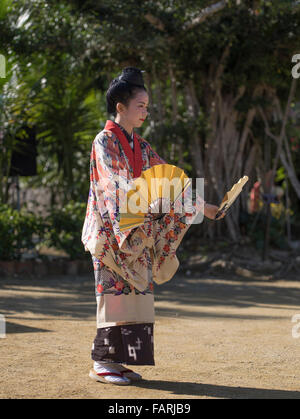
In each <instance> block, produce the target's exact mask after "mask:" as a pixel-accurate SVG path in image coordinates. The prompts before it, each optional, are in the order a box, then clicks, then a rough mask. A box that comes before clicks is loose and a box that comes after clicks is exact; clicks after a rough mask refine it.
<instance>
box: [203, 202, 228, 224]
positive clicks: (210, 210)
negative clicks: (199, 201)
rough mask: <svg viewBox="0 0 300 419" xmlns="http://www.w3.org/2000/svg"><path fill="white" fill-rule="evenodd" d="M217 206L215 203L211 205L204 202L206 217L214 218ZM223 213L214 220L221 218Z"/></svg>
mask: <svg viewBox="0 0 300 419" xmlns="http://www.w3.org/2000/svg"><path fill="white" fill-rule="evenodd" d="M218 209H219V207H217V205H212V204H207V203H205V207H204V215H205V217H207V218H210V219H211V220H215V216H216V214H217V212H218ZM225 215H226V214H225V213H224V212H223V213H222V214H221V215H220V217H218V218H217V219H216V221H218V220H221V219H222V218H224V217H225Z"/></svg>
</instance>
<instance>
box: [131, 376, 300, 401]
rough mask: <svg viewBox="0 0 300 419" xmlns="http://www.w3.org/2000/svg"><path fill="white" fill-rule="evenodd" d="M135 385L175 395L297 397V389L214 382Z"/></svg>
mask: <svg viewBox="0 0 300 419" xmlns="http://www.w3.org/2000/svg"><path fill="white" fill-rule="evenodd" d="M135 386H136V387H141V388H147V389H152V390H162V391H168V392H172V394H177V395H190V396H199V397H203V396H206V397H213V398H226V399H227V398H228V399H299V398H300V392H299V391H287V390H273V389H265V388H251V387H231V386H219V385H215V384H202V383H189V382H185V381H184V382H177V381H176V382H174V381H161V380H157V381H156V380H149V381H140V382H139V383H138V384H135Z"/></svg>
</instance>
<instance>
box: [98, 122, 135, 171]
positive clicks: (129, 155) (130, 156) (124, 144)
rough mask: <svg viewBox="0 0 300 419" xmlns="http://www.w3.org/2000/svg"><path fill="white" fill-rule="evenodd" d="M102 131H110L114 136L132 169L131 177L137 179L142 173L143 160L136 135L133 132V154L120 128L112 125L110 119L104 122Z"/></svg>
mask: <svg viewBox="0 0 300 419" xmlns="http://www.w3.org/2000/svg"><path fill="white" fill-rule="evenodd" d="M104 129H107V130H109V131H112V132H113V133H114V134H116V136H117V137H118V139H119V141H120V143H121V145H122V147H123V150H124V151H125V154H126V156H127V158H128V160H129V163H130V166H131V167H132V169H133V177H134V178H137V177H139V176H140V175H141V172H142V167H143V159H142V150H141V146H140V143H139V141H138V139H137V135H136V133H135V132H134V131H133V141H134V152H133V150H132V148H131V147H130V145H129V144H128V141H127V138H126V136H125V135H124V133H123V132H122V130H121V129H120V127H118V125H117V124H115V123H114V121H111V120H110V119H108V120H107V121H106V124H105V127H104Z"/></svg>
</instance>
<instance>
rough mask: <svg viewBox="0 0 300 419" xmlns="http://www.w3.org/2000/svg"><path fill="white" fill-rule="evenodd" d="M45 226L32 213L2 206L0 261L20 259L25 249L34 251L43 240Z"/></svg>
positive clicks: (0, 214) (0, 215)
mask: <svg viewBox="0 0 300 419" xmlns="http://www.w3.org/2000/svg"><path fill="white" fill-rule="evenodd" d="M44 232H45V225H44V222H43V220H42V219H41V218H40V217H37V216H36V215H34V214H33V213H32V212H31V211H28V210H21V211H18V210H16V209H13V208H11V207H10V206H9V205H6V204H1V205H0V260H12V259H20V258H21V254H22V252H23V251H24V249H27V250H28V249H33V248H35V246H36V243H37V242H38V241H40V240H42V238H43V235H44Z"/></svg>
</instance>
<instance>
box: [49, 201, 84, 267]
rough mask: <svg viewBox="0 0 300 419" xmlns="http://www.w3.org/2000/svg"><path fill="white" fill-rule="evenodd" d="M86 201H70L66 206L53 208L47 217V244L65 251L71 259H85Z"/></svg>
mask: <svg viewBox="0 0 300 419" xmlns="http://www.w3.org/2000/svg"><path fill="white" fill-rule="evenodd" d="M85 212H86V203H81V202H74V201H70V202H69V203H68V204H67V205H66V206H65V207H64V208H61V209H53V210H52V211H51V213H50V214H49V215H48V216H47V217H46V219H45V221H46V224H47V233H46V237H45V244H46V245H47V246H49V247H55V248H56V249H59V250H63V251H65V252H66V253H67V254H68V255H69V257H70V259H72V260H74V259H85V258H86V253H85V250H84V247H83V244H82V242H81V233H82V227H83V222H84V217H85Z"/></svg>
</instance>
